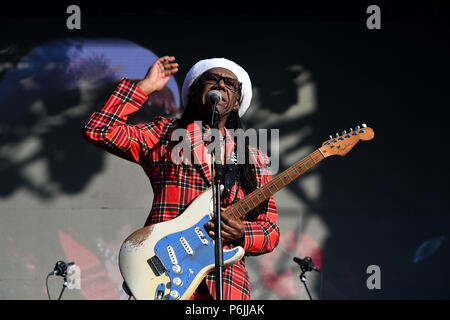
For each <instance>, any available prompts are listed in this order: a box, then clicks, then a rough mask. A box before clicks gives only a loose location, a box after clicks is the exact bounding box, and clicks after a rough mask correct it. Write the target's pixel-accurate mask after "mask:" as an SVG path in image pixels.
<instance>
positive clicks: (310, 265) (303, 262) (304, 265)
mask: <svg viewBox="0 0 450 320" xmlns="http://www.w3.org/2000/svg"><path fill="white" fill-rule="evenodd" d="M294 262H296V263H298V264H299V266H300V268H301V269H302V271H311V270H314V271H317V272H320V270H319V269H317V268H316V266H315V265H314V262H313V261H312V259H311V257H305V259H300V258H297V257H294Z"/></svg>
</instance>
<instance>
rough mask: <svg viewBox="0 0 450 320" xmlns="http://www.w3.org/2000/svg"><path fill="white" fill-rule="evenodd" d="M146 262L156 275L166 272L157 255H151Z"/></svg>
mask: <svg viewBox="0 0 450 320" xmlns="http://www.w3.org/2000/svg"><path fill="white" fill-rule="evenodd" d="M147 263H148V265H149V266H150V268H151V269H152V271H153V273H154V274H155V275H156V276H160V275H162V274H163V273H166V272H167V270H166V268H165V267H164V265H163V263H162V262H161V260H159V258H158V256H153V257H151V258H150V259H148V260H147Z"/></svg>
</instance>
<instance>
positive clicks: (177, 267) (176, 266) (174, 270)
mask: <svg viewBox="0 0 450 320" xmlns="http://www.w3.org/2000/svg"><path fill="white" fill-rule="evenodd" d="M172 270H173V272H175V273H176V274H181V273H182V272H183V269H182V268H181V267H180V265H178V264H176V265H174V266H173V267H172Z"/></svg>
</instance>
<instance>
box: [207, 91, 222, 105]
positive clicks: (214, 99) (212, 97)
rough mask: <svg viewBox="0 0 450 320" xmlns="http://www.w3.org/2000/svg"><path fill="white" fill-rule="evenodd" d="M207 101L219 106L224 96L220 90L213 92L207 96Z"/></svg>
mask: <svg viewBox="0 0 450 320" xmlns="http://www.w3.org/2000/svg"><path fill="white" fill-rule="evenodd" d="M206 100H207V101H208V102H209V103H211V104H214V105H217V104H219V103H220V101H222V95H221V94H220V92H219V91H218V90H211V91H209V92H208V93H207V94H206Z"/></svg>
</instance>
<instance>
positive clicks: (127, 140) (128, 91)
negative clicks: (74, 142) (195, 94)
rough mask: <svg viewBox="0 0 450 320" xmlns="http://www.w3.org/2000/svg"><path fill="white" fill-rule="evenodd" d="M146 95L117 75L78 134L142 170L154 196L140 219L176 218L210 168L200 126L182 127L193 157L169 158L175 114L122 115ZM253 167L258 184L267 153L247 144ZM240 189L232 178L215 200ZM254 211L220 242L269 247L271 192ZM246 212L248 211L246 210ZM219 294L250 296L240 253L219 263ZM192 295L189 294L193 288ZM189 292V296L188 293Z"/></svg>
mask: <svg viewBox="0 0 450 320" xmlns="http://www.w3.org/2000/svg"><path fill="white" fill-rule="evenodd" d="M147 98H148V96H147V95H146V94H145V93H144V92H143V91H142V90H141V89H140V88H139V87H137V86H136V85H135V84H134V83H133V82H131V81H130V80H128V79H126V78H122V80H121V81H120V83H119V84H118V86H117V88H116V89H115V90H114V92H113V93H112V95H111V96H110V98H109V99H108V101H107V102H106V104H105V105H104V107H103V108H102V109H101V110H100V111H98V112H95V113H93V114H92V115H91V117H90V119H89V120H88V121H87V122H86V123H85V125H84V128H83V137H84V138H85V139H86V140H87V141H89V142H90V143H92V144H94V145H96V146H99V147H101V148H102V149H104V150H106V151H108V152H110V153H112V154H114V155H117V156H119V157H121V158H124V159H126V160H129V161H132V162H135V163H138V164H140V165H141V166H142V168H143V170H144V172H145V173H146V174H147V176H148V178H149V180H150V183H151V186H152V188H153V193H154V198H153V204H152V208H151V211H150V213H149V215H148V218H147V220H146V222H145V225H150V224H155V223H158V222H163V221H167V220H171V219H173V218H176V217H177V216H178V215H180V214H182V213H183V211H184V210H185V208H186V207H187V206H188V205H189V204H190V203H191V201H192V200H194V199H195V198H196V197H197V196H198V195H199V194H201V193H202V192H203V191H205V190H206V189H208V188H210V187H211V185H212V183H211V173H210V170H209V166H208V164H207V161H206V152H205V150H206V147H205V146H204V144H203V139H202V130H201V127H200V126H199V125H198V124H197V123H196V122H193V123H191V124H188V126H187V128H186V132H187V133H186V137H187V139H188V142H189V143H190V146H191V152H192V154H191V156H192V157H193V159H195V160H197V161H198V162H195V161H191V162H188V163H185V162H181V163H176V162H174V161H173V160H172V156H173V152H172V151H174V150H173V148H174V146H175V145H176V144H177V143H179V141H178V140H177V141H173V140H172V138H171V137H172V133H173V132H174V130H175V129H177V128H178V119H167V118H165V117H161V116H158V117H155V118H153V119H152V121H151V122H149V123H145V124H136V125H130V124H127V123H126V121H127V118H128V116H129V115H130V114H131V113H133V112H135V111H137V110H138V109H139V108H140V107H141V106H142V104H143V103H144V102H145V101H146V100H147ZM233 148H234V141H233V139H232V138H231V136H230V133H229V131H227V130H226V154H227V156H229V155H230V152H231V150H232V149H233ZM249 156H250V157H252V159H253V161H254V163H255V168H256V176H257V182H258V187H259V186H261V185H263V184H265V183H267V182H268V181H270V179H271V177H272V176H271V173H270V170H269V169H268V164H269V159H268V157H267V155H265V154H263V153H262V152H261V151H259V150H258V149H256V148H253V147H250V148H249ZM245 195H246V193H245V192H244V190H243V188H242V187H241V186H240V185H239V183H237V182H236V184H235V185H234V186H233V187H232V189H231V191H230V193H229V196H228V197H222V199H221V200H222V202H221V206H222V207H225V208H226V207H228V206H229V205H231V204H232V201H233V200H234V201H236V199H241V198H243V197H244V196H245ZM261 205H262V206H263V208H262V210H261V211H260V212H259V214H258V215H257V216H256V217H253V218H251V219H249V218H244V220H243V224H244V228H245V235H244V240H243V242H242V243H236V244H226V245H224V248H232V247H233V246H235V245H241V246H242V247H243V248H244V251H245V255H246V256H248V255H260V254H264V253H267V252H271V251H272V250H273V249H274V248H275V247H276V245H277V244H278V241H279V236H280V231H279V228H278V225H277V223H276V220H277V217H278V212H277V208H276V205H275V201H274V199H273V197H270V199H269V200H268V201H266V203H264V204H261ZM247 215H248V214H247ZM223 280H224V283H223V298H224V299H227V300H230V299H231V300H242V299H245V300H248V299H250V280H249V276H248V272H247V270H246V268H245V257H244V258H243V259H241V260H240V261H239V262H237V263H235V264H233V265H230V266H227V267H224V269H223ZM205 281H206V286H207V288H208V290H209V292H210V294H211V296H212V297H213V298H214V299H215V296H216V289H215V274H214V272H211V273H210V274H208V275H207V277H206V280H205ZM194 296H195V294H194ZM194 296H193V297H194Z"/></svg>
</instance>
